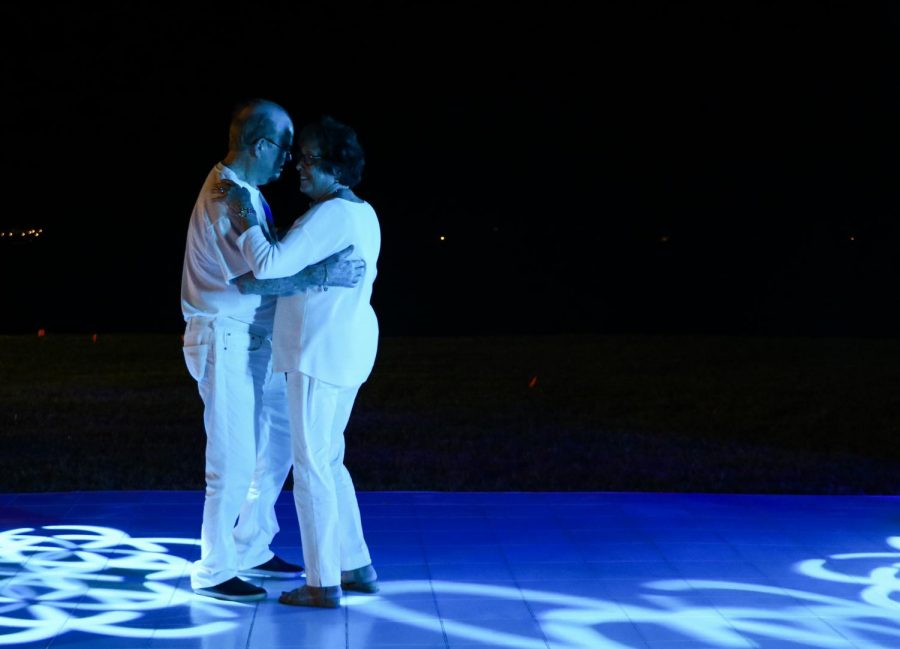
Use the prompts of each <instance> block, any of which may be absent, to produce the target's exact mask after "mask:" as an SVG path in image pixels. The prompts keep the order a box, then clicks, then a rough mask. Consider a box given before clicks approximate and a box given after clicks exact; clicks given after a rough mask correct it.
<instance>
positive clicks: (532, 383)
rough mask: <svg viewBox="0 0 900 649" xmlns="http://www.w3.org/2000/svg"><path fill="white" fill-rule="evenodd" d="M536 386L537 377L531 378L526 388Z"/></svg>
mask: <svg viewBox="0 0 900 649" xmlns="http://www.w3.org/2000/svg"><path fill="white" fill-rule="evenodd" d="M536 385H537V375H534V376H532V377H531V380H530V381H529V382H528V387H529V388H533V387H534V386H536Z"/></svg>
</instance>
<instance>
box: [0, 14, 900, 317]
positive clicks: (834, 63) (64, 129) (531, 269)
mask: <svg viewBox="0 0 900 649" xmlns="http://www.w3.org/2000/svg"><path fill="white" fill-rule="evenodd" d="M322 4H324V3H319V4H318V5H314V6H312V7H307V6H306V3H302V2H292V3H283V4H279V3H253V4H248V5H247V11H246V13H242V14H236V13H228V11H226V10H225V9H224V8H223V7H222V6H220V5H216V4H213V3H200V4H197V5H195V6H194V7H192V8H191V9H184V8H179V9H165V10H161V9H159V8H158V7H156V6H155V5H154V4H153V3H149V2H138V3H131V4H128V5H127V6H126V3H121V5H120V4H115V5H114V4H112V3H109V4H96V3H95V4H92V5H91V8H86V7H81V8H78V7H72V6H68V5H65V6H61V7H60V8H52V7H48V6H47V5H46V4H43V3H41V4H40V6H39V7H36V8H34V9H29V10H23V9H22V8H21V7H17V6H15V5H12V4H8V5H4V6H3V8H0V23H2V27H0V31H2V34H3V41H2V42H3V45H0V53H2V57H0V66H2V69H3V79H4V95H5V98H6V101H5V102H3V108H2V113H0V118H2V121H3V124H4V129H3V132H4V142H5V145H6V146H5V153H6V156H5V178H6V181H7V186H6V192H5V194H6V209H4V210H3V211H2V214H0V229H13V228H25V227H42V228H44V232H45V234H44V237H43V238H42V239H41V240H39V241H38V242H35V243H32V244H29V245H23V244H20V245H11V244H9V243H5V244H4V243H0V258H2V260H3V261H2V262H0V269H2V270H3V271H4V272H5V274H6V275H7V277H9V275H10V274H12V275H13V276H14V277H17V278H18V279H17V280H16V281H12V282H10V286H11V288H10V289H9V291H8V293H7V296H6V301H5V302H6V305H7V307H6V308H5V309H4V311H5V312H6V315H7V317H6V318H4V322H5V324H4V326H3V327H2V329H0V332H9V333H11V332H18V331H32V330H34V329H36V328H38V327H40V326H44V327H47V328H48V329H49V330H57V331H64V330H67V331H161V332H166V331H173V332H177V331H179V330H180V328H181V314H180V310H179V301H178V298H179V286H180V277H181V260H182V254H183V245H184V235H185V231H186V225H187V220H188V217H189V215H190V211H191V207H192V205H193V201H194V198H195V196H196V193H197V191H198V190H199V187H200V184H201V183H202V181H203V179H204V177H205V175H206V173H207V171H208V170H209V168H210V167H211V166H212V165H213V164H214V163H215V162H216V161H217V160H219V159H221V157H222V156H223V155H224V153H225V131H226V127H227V121H228V118H229V113H230V110H231V108H232V106H233V105H234V104H235V103H236V102H237V101H239V100H241V99H245V98H248V97H254V96H262V97H267V98H271V99H274V100H276V101H278V102H280V103H282V104H283V105H284V106H285V107H286V108H287V109H288V110H289V111H290V112H291V113H292V115H293V116H294V118H295V122H296V123H298V124H302V123H303V122H304V121H305V120H307V119H310V118H313V117H317V116H318V115H320V114H322V113H330V114H333V115H335V116H336V117H338V118H340V119H343V120H345V121H347V122H348V123H350V124H352V125H353V126H354V127H356V129H357V131H358V132H359V135H360V139H361V141H362V143H363V145H364V147H365V148H366V151H367V158H368V163H367V168H366V173H365V176H364V180H363V182H362V184H361V185H360V186H359V188H358V193H359V194H360V195H361V196H363V197H364V198H366V199H368V200H369V201H370V202H371V203H372V204H373V206H374V207H375V209H376V210H377V212H378V213H379V217H380V220H381V224H382V230H383V248H382V256H381V260H380V263H379V279H378V281H377V282H376V285H375V298H374V300H375V306H376V309H377V310H378V313H379V318H380V320H381V324H382V331H383V332H384V333H385V334H388V335H392V334H394V335H397V334H472V333H525V332H579V331H599V332H656V333H667V332H718V333H764V334H822V333H837V334H866V335H869V334H872V335H896V334H897V333H898V332H900V308H898V307H900V305H898V293H900V291H898V288H900V260H898V254H897V251H898V249H900V229H898V227H897V220H898V211H900V192H898V179H900V99H898V97H900V93H898V88H900V69H898V68H900V52H898V49H900V47H898V44H900V38H898V34H900V9H898V8H897V7H896V5H895V4H894V3H891V2H703V3H700V2H678V3H662V2H653V3H650V2H639V1H634V2H620V3H597V4H596V6H591V7H590V12H589V11H588V9H587V8H582V7H583V6H586V5H588V4H590V3H571V4H569V3H560V2H553V3H540V2H536V3H528V4H529V6H532V5H534V6H533V7H532V8H530V9H527V10H525V9H522V8H521V7H518V6H516V5H515V4H511V3H510V4H507V5H505V8H503V7H500V8H498V7H496V6H486V5H488V4H489V3H472V4H469V3H462V4H460V3H449V2H447V3H389V4H371V3H370V4H367V5H362V8H354V7H353V6H352V5H350V6H347V5H343V4H337V3H334V4H333V5H331V6H327V7H323V6H322ZM296 184H297V182H296V174H295V173H293V172H290V173H287V174H286V175H285V176H284V177H283V178H282V180H281V181H279V182H278V183H276V184H274V185H272V186H270V187H267V188H266V189H265V192H266V195H267V197H268V198H269V199H270V202H271V203H272V204H273V206H274V208H275V212H276V217H277V218H278V221H279V223H280V224H281V225H284V226H287V225H289V224H290V222H291V221H292V220H293V218H294V217H295V216H297V215H298V214H299V213H300V212H301V211H302V209H303V207H304V202H303V199H302V197H301V196H300V195H299V192H298V191H297V190H296ZM442 235H443V236H445V237H446V239H445V240H444V241H443V242H442V241H440V239H439V237H440V236H442Z"/></svg>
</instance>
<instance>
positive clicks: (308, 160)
mask: <svg viewBox="0 0 900 649" xmlns="http://www.w3.org/2000/svg"><path fill="white" fill-rule="evenodd" d="M298 139H299V145H300V150H299V153H298V154H297V157H298V159H299V162H298V164H297V171H299V172H300V191H301V192H303V193H304V194H305V195H306V196H308V197H309V198H310V199H311V201H312V205H311V206H310V208H309V210H307V211H306V212H305V213H304V214H303V215H301V216H300V217H299V218H298V219H297V220H296V221H295V222H294V224H293V226H292V227H291V228H290V230H289V231H288V232H287V233H286V234H285V235H284V237H283V238H282V239H281V240H280V241H278V242H275V243H272V242H270V241H269V240H268V239H267V238H266V237H265V235H264V234H263V232H262V229H261V228H260V227H259V221H258V215H257V214H256V212H255V210H254V209H253V206H252V205H251V203H250V200H249V195H248V193H247V191H246V190H244V189H242V188H240V187H235V186H231V187H229V191H228V193H227V200H228V205H229V209H230V210H231V212H232V213H235V214H237V215H239V216H240V217H241V218H243V219H244V221H245V226H246V231H245V232H244V233H243V234H242V235H241V237H240V238H239V239H238V243H239V245H240V246H241V248H242V250H243V253H244V256H245V258H246V259H247V261H248V263H249V265H250V268H251V269H252V271H253V274H254V275H255V276H256V277H257V278H258V279H270V278H276V277H286V276H289V275H293V274H294V273H296V272H297V271H298V270H300V269H301V268H304V267H306V266H308V265H309V264H310V263H313V262H316V261H318V260H320V259H322V258H323V257H327V256H328V255H330V254H332V253H335V252H337V251H339V250H342V249H344V248H346V247H347V246H348V245H353V247H354V256H358V257H361V258H362V259H363V260H364V261H365V262H366V271H365V275H364V277H363V279H362V281H361V282H359V283H358V284H357V285H356V286H355V287H354V288H349V289H344V290H332V291H329V290H328V289H327V287H325V286H323V287H319V288H313V289H308V290H307V291H306V292H304V293H298V294H295V295H291V296H286V297H279V298H278V304H277V308H276V312H275V325H274V330H273V364H274V370H275V371H278V372H285V373H286V375H287V398H288V404H289V405H288V410H289V415H290V426H291V439H292V449H293V461H294V502H295V505H296V507H297V517H298V518H299V520H300V533H301V536H302V542H303V558H304V562H305V565H306V585H305V586H302V587H300V588H297V589H294V590H292V591H290V592H285V593H282V595H281V597H280V598H279V601H280V602H282V603H284V604H292V605H295V606H318V607H324V608H334V607H337V606H339V605H340V598H341V596H342V594H343V589H347V590H356V591H361V592H370V593H371V592H375V591H376V590H377V589H378V587H377V576H376V573H375V570H374V568H373V567H372V561H371V558H370V556H369V549H368V547H367V546H366V542H365V539H364V538H363V531H362V524H361V522H360V516H359V505H358V504H357V501H356V491H355V489H354V487H353V482H352V480H351V479H350V474H349V473H348V471H347V469H346V467H344V429H345V428H346V426H347V421H348V420H349V417H350V411H351V409H352V407H353V402H354V400H355V399H356V394H357V391H358V390H359V386H360V385H361V384H362V383H363V382H364V381H365V380H366V379H367V378H368V376H369V373H370V372H371V370H372V366H373V364H374V362H375V352H376V348H377V345H378V320H377V319H376V317H375V312H374V311H373V309H372V306H371V304H370V298H371V296H372V283H373V282H374V280H375V274H376V268H375V263H376V261H377V259H378V252H379V249H380V246H381V231H380V228H379V225H378V218H377V216H376V215H375V210H373V209H372V206H371V205H369V204H368V203H367V202H365V201H364V200H362V199H360V198H359V197H358V196H356V194H354V193H353V190H352V189H351V188H352V187H354V186H355V185H356V184H357V183H359V181H360V179H361V176H362V169H363V165H364V156H363V151H362V148H361V147H360V145H359V142H358V140H357V137H356V133H355V132H354V130H353V129H352V128H350V127H349V126H346V125H344V124H341V123H340V122H338V121H336V120H335V119H332V118H330V117H324V118H322V119H320V120H319V121H317V122H315V123H313V124H310V125H308V126H306V127H305V128H304V129H303V130H302V131H301V132H300V135H299V138H298ZM342 587H343V589H342Z"/></svg>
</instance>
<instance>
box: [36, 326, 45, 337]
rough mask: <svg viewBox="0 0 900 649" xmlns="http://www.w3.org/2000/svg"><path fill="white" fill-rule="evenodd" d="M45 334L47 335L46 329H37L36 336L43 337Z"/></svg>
mask: <svg viewBox="0 0 900 649" xmlns="http://www.w3.org/2000/svg"><path fill="white" fill-rule="evenodd" d="M46 335H47V331H46V330H45V329H44V328H43V327H41V328H40V329H38V338H43V337H44V336H46Z"/></svg>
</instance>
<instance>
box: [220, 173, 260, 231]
mask: <svg viewBox="0 0 900 649" xmlns="http://www.w3.org/2000/svg"><path fill="white" fill-rule="evenodd" d="M212 199H213V200H215V201H225V206H226V208H227V209H228V215H229V216H230V217H231V219H232V221H234V220H235V219H238V222H239V223H241V225H243V227H244V229H247V228H250V227H253V226H254V225H259V219H258V217H257V215H256V210H255V209H253V203H251V202H250V192H249V191H247V188H246V187H241V186H240V185H238V184H237V183H235V182H234V181H231V180H228V179H226V178H222V179H221V180H219V182H217V183H214V184H213V186H212Z"/></svg>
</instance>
